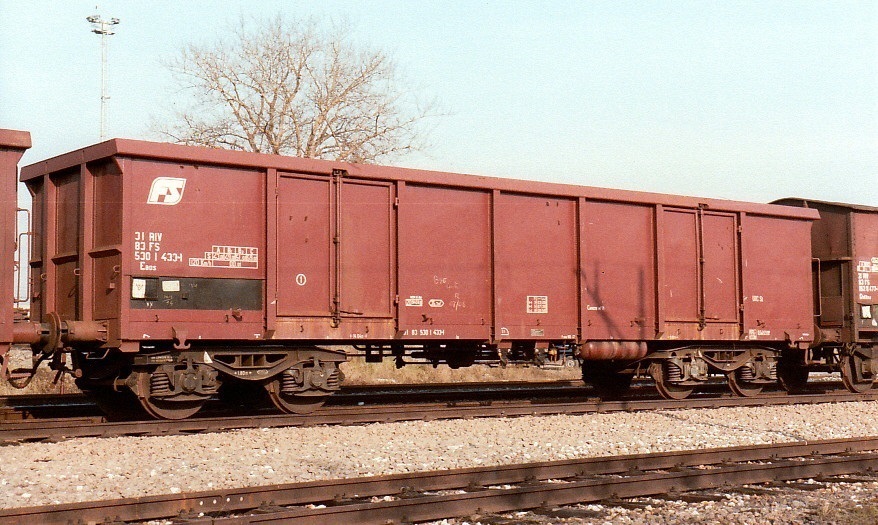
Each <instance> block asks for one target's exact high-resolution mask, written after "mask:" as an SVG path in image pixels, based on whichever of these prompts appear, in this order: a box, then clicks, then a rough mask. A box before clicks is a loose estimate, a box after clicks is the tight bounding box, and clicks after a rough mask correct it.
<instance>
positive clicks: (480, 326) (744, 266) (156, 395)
mask: <svg viewBox="0 0 878 525" xmlns="http://www.w3.org/2000/svg"><path fill="white" fill-rule="evenodd" d="M21 178H22V181H24V182H25V183H26V185H27V187H28V189H29V190H30V192H31V193H32V195H33V198H34V225H33V229H34V233H35V243H34V249H33V254H32V257H31V260H30V270H31V277H32V283H33V287H32V293H31V305H32V310H33V314H32V315H33V317H34V318H36V319H42V320H44V321H45V320H54V321H53V322H55V323H58V322H63V321H64V320H77V321H82V322H84V323H87V324H85V325H83V327H82V328H81V329H85V328H87V327H91V329H93V330H94V331H95V333H99V334H102V335H99V336H98V337H95V338H93V340H92V341H90V342H85V343H82V344H78V343H77V344H70V345H67V346H69V347H70V348H71V349H72V351H73V354H74V359H73V366H74V367H75V368H77V369H78V370H79V372H77V374H78V376H79V377H80V383H81V384H82V386H83V387H84V388H86V389H87V390H91V391H98V390H99V389H101V388H106V387H109V388H111V389H114V390H118V389H119V387H120V385H122V386H123V387H125V388H130V390H131V391H133V392H134V394H135V395H136V396H137V397H138V398H139V399H140V400H141V403H143V404H144V406H146V407H147V409H148V410H150V411H151V412H153V413H154V414H157V415H159V416H161V417H180V415H188V413H190V412H192V411H194V410H197V407H198V406H200V403H202V402H203V400H204V399H206V398H207V397H209V396H211V395H213V394H214V393H216V391H217V389H218V388H219V386H220V385H221V384H223V383H224V382H225V383H234V382H236V381H237V382H259V383H262V384H265V385H266V388H267V389H268V391H269V393H270V394H271V395H272V398H273V399H274V400H275V402H276V404H278V406H280V407H281V408H283V409H285V410H289V411H296V410H301V409H302V406H305V407H306V408H310V407H311V406H312V405H314V404H316V403H319V401H320V400H322V399H323V397H324V396H325V395H326V394H328V393H330V392H332V391H333V390H335V389H337V388H338V382H339V380H340V374H339V373H338V369H337V365H338V363H340V362H342V361H343V360H344V359H345V356H344V354H343V353H342V352H339V351H337V350H330V349H327V348H325V347H323V346H318V345H356V346H357V348H359V349H361V350H362V351H363V352H365V353H366V355H367V357H368V358H369V359H373V360H375V359H380V358H383V357H386V356H392V357H394V358H396V359H397V360H398V361H399V362H400V363H402V362H404V360H405V359H406V358H409V357H411V356H414V357H418V358H421V359H422V360H426V361H429V362H434V363H447V364H449V365H451V366H466V365H470V364H472V363H474V362H476V361H477V360H481V359H483V358H485V357H486V356H497V358H498V359H502V358H506V357H508V356H510V355H526V356H535V355H540V354H541V353H544V352H547V351H553V350H555V349H559V348H561V349H570V348H573V349H575V350H576V351H577V352H578V353H579V355H580V356H581V357H582V358H583V359H584V360H585V364H584V365H583V372H584V375H585V376H586V377H590V378H591V379H592V380H593V381H594V382H597V383H601V381H602V380H603V381H604V383H605V384H607V385H611V384H612V381H615V380H616V379H618V378H620V377H621V378H624V377H625V376H626V375H628V376H630V372H631V370H632V369H631V366H632V363H635V366H641V365H642V366H653V365H657V368H656V367H655V366H653V369H651V370H650V373H652V374H653V376H654V377H657V381H658V383H659V389H660V391H662V392H663V394H665V395H666V396H669V397H683V396H685V395H687V394H688V393H689V392H691V389H692V388H693V386H694V385H696V384H698V383H699V382H701V381H703V380H706V378H707V373H708V371H709V370H711V371H717V370H719V371H722V372H724V373H728V374H729V376H730V381H731V382H732V384H733V388H737V390H738V391H739V393H742V394H749V393H753V392H754V391H756V392H758V390H759V389H761V385H763V384H765V383H767V382H771V381H774V380H775V377H776V365H777V362H778V359H779V358H780V356H781V354H782V353H784V352H787V351H790V350H792V351H798V352H800V353H802V352H803V351H804V349H805V348H807V347H808V346H809V344H810V343H811V342H812V340H813V338H814V327H813V319H812V308H811V302H812V301H811V296H812V292H811V263H810V260H811V256H810V235H811V223H812V221H813V220H814V219H816V218H817V217H818V215H817V213H816V212H815V211H814V210H811V209H803V208H794V207H787V206H776V205H765V204H749V203H741V202H732V201H723V200H713V199H696V198H689V197H680V196H672V195H659V194H648V193H639V192H631V191H618V190H606V189H598V188H590V187H579V186H569V185H559V184H550V183H539V182H526V181H514V180H506V179H497V178H487V177H476V176H467V175H457V174H450V173H438V172H426V171H417V170H408V169H399V168H389V167H382V166H371V165H355V164H345V163H339V162H330V161H317V160H310V159H298V158H291V157H283V156H272V155H261V154H253V153H244V152H234V151H227V150H216V149H207V148H196V147H187V146H178V145H169V144H158V143H150V142H142V141H133V140H120V139H116V140H110V141H107V142H103V143H100V144H97V145H95V146H91V147H88V148H84V149H82V150H78V151H75V152H72V153H68V154H66V155H62V156H59V157H55V158H52V159H49V160H47V161H44V162H40V163H38V164H34V165H31V166H27V167H25V168H24V169H23V170H22V177H21ZM77 356H78V357H77Z"/></svg>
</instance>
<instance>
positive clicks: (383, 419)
mask: <svg viewBox="0 0 878 525" xmlns="http://www.w3.org/2000/svg"><path fill="white" fill-rule="evenodd" d="M875 400H878V390H876V391H874V392H870V393H868V394H851V393H847V392H846V393H841V394H802V395H790V394H774V395H763V396H758V397H752V398H742V397H731V396H729V397H721V398H714V397H704V398H698V397H693V398H687V399H685V400H682V401H675V400H665V399H629V400H621V401H601V400H595V399H586V400H578V401H539V400H537V401H533V400H528V401H491V400H486V401H461V402H439V403H411V404H395V405H379V406H365V405H364V406H329V407H324V408H322V409H320V410H317V411H315V412H314V413H312V414H306V415H296V414H276V413H270V414H252V415H246V416H236V417H228V416H219V417H194V418H190V419H184V420H178V421H166V420H148V421H110V422H108V421H103V420H99V421H98V420H95V419H94V418H73V419H71V418H61V419H41V420H31V421H23V422H2V421H0V443H14V442H20V441H39V440H49V439H52V440H58V439H71V438H80V437H116V436H126V435H128V436H144V435H159V436H161V435H168V434H180V433H186V434H191V433H196V432H201V433H205V432H222V431H228V430H235V429H245V428H277V427H289V426H317V425H359V424H367V423H391V422H397V421H433V420H440V419H467V418H486V417H520V416H544V415H558V414H566V415H583V414H590V413H606V412H622V411H627V412H633V411H651V410H674V409H693V408H720V407H746V406H778V405H799V404H821V403H841V402H853V401H875Z"/></svg>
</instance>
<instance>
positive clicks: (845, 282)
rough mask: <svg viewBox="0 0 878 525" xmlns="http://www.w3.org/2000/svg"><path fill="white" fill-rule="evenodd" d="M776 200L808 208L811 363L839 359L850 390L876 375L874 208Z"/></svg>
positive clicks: (877, 227)
mask: <svg viewBox="0 0 878 525" xmlns="http://www.w3.org/2000/svg"><path fill="white" fill-rule="evenodd" d="M776 203H777V204H784V205H787V206H799V207H803V208H811V209H815V210H818V211H819V212H820V220H819V221H817V222H816V223H814V228H813V229H812V231H811V244H812V254H813V257H814V260H813V263H812V271H813V276H814V277H813V281H814V286H813V288H814V312H815V320H816V329H815V345H814V349H813V350H812V358H813V360H815V361H820V360H822V361H826V362H838V366H839V367H840V368H841V370H842V380H843V381H844V382H845V385H846V386H847V387H848V388H849V389H850V390H852V391H855V392H864V391H866V390H868V389H870V388H872V383H873V382H874V380H875V377H876V374H878V208H876V207H872V206H860V205H854V204H843V203H838V202H825V201H818V200H811V199H795V198H790V199H781V200H779V201H776Z"/></svg>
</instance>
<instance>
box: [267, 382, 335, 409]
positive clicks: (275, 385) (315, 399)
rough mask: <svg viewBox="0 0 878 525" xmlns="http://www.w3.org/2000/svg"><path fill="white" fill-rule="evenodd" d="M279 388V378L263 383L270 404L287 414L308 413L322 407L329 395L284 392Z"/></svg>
mask: <svg viewBox="0 0 878 525" xmlns="http://www.w3.org/2000/svg"><path fill="white" fill-rule="evenodd" d="M280 388H281V379H280V378H277V379H273V380H272V381H269V382H268V383H266V384H265V390H266V391H267V392H268V398H269V399H271V402H272V404H273V405H274V406H275V407H277V408H278V410H280V411H281V412H284V413H287V414H310V413H311V412H314V411H315V410H317V409H318V408H320V407H322V406H323V403H325V402H326V398H327V397H329V396H326V395H316V396H315V395H302V394H299V395H296V394H292V395H291V394H284V393H282V392H281V390H280Z"/></svg>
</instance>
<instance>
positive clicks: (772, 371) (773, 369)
mask: <svg viewBox="0 0 878 525" xmlns="http://www.w3.org/2000/svg"><path fill="white" fill-rule="evenodd" d="M768 377H770V378H771V379H777V361H774V362H772V363H771V365H770V366H769V367H768Z"/></svg>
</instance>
